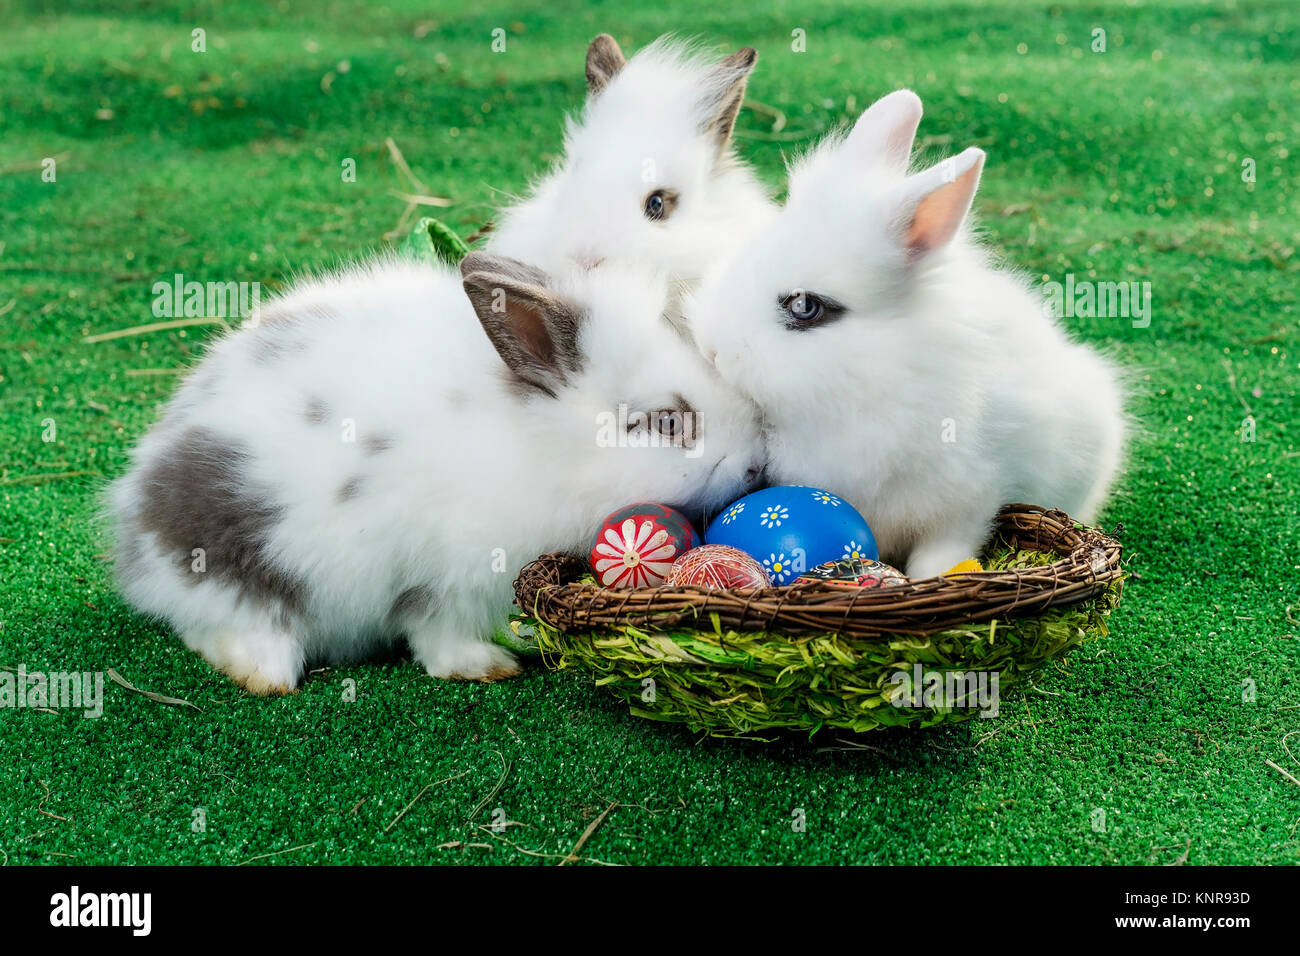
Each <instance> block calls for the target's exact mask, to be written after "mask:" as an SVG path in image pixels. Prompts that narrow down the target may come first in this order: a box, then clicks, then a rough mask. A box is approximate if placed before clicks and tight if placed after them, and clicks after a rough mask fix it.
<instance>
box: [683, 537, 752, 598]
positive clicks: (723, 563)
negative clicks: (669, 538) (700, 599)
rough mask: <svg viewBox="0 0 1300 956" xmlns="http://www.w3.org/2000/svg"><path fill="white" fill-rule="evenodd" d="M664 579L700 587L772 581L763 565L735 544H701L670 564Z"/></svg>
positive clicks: (745, 586)
mask: <svg viewBox="0 0 1300 956" xmlns="http://www.w3.org/2000/svg"><path fill="white" fill-rule="evenodd" d="M668 583H669V584H671V585H674V586H681V587H686V586H695V587H701V588H765V587H770V586H771V584H772V581H771V579H770V578H769V577H768V575H767V571H765V570H764V569H763V566H762V565H761V564H759V563H758V562H757V561H755V560H754V559H753V558H751V557H750V556H749V555H747V554H746V553H745V552H744V551H741V550H740V549H739V548H733V547H730V546H729V545H725V544H704V545H701V546H700V547H698V548H694V549H693V550H690V551H687V552H686V553H685V554H683V555H682V556H681V557H680V558H678V559H677V563H676V564H674V565H673V570H672V573H671V574H669V575H668Z"/></svg>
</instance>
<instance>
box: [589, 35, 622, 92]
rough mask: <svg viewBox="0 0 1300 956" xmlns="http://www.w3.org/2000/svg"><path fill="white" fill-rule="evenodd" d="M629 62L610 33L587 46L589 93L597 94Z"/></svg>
mask: <svg viewBox="0 0 1300 956" xmlns="http://www.w3.org/2000/svg"><path fill="white" fill-rule="evenodd" d="M626 64H627V60H626V59H625V58H624V57H623V51H622V50H621V49H619V46H618V41H616V40H615V39H614V38H613V37H612V36H610V35H609V34H608V33H602V34H601V35H600V36H598V37H596V39H594V40H592V41H591V46H589V47H587V93H588V94H589V95H591V96H595V95H596V94H597V93H599V92H600V91H601V90H603V89H604V88H605V87H606V86H608V85H609V81H610V80H612V79H613V78H614V76H615V75H616V74H617V73H618V71H619V70H621V69H623V67H624V66H625V65H626Z"/></svg>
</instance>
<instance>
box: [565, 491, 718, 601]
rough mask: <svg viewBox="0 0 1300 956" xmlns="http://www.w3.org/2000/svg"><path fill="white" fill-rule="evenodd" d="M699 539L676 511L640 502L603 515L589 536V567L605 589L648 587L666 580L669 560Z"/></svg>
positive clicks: (684, 518)
mask: <svg viewBox="0 0 1300 956" xmlns="http://www.w3.org/2000/svg"><path fill="white" fill-rule="evenodd" d="M697 544H699V538H698V537H696V535H695V529H694V528H693V527H691V523H690V521H688V520H687V518H686V516H685V515H683V514H681V513H680V512H677V511H674V510H673V509H672V508H665V507H664V506H663V505H657V504H654V503H652V502H647V501H642V502H639V503H637V504H634V505H628V506H627V507H626V508H620V509H619V510H618V511H615V512H614V513H613V514H612V515H610V516H609V517H607V518H606V519H605V520H604V521H603V522H602V523H601V526H600V530H599V531H597V532H596V535H595V537H593V538H592V539H591V555H590V558H591V568H592V570H593V571H595V572H596V580H597V581H599V582H600V584H602V585H603V586H604V587H607V588H648V587H656V586H658V585H660V584H663V583H664V582H665V581H666V580H667V579H668V574H669V572H670V571H671V570H672V567H673V562H674V561H676V560H677V559H678V558H679V557H681V556H682V555H683V554H685V553H686V552H687V551H690V550H691V549H692V548H694V547H695V546H696V545H697Z"/></svg>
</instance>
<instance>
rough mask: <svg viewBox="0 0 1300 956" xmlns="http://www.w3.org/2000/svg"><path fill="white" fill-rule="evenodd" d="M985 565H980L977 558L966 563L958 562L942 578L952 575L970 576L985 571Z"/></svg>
mask: <svg viewBox="0 0 1300 956" xmlns="http://www.w3.org/2000/svg"><path fill="white" fill-rule="evenodd" d="M983 570H984V565H982V564H980V563H979V561H977V560H976V559H975V558H967V559H966V560H965V561H958V562H957V563H956V564H954V565H953V566H952V567H950V568H949V569H948V570H947V571H945V572H943V574H942V575H941V576H942V577H945V578H946V577H947V576H948V575H950V574H970V573H971V572H972V571H983Z"/></svg>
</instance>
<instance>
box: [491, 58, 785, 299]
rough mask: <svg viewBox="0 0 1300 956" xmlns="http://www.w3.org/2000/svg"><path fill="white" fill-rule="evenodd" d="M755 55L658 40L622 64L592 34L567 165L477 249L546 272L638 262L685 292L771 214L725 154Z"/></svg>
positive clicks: (761, 193) (747, 175)
mask: <svg viewBox="0 0 1300 956" xmlns="http://www.w3.org/2000/svg"><path fill="white" fill-rule="evenodd" d="M757 57H758V54H757V53H756V52H755V51H754V50H753V49H750V48H748V47H746V48H744V49H742V50H739V51H737V52H736V53H733V54H732V55H731V56H729V57H727V58H726V59H724V60H722V61H720V62H718V61H714V60H711V59H708V58H706V57H704V56H702V55H701V54H699V53H697V52H693V51H692V50H691V48H690V47H689V46H688V45H687V44H684V43H682V42H679V41H676V40H672V39H669V38H666V37H663V38H660V39H659V40H657V41H656V42H655V43H653V44H651V45H650V46H648V47H646V48H645V49H643V50H641V51H640V52H639V53H637V54H636V55H635V56H634V57H632V59H631V60H630V61H625V60H624V59H623V53H622V51H621V50H620V49H619V47H618V44H617V43H616V42H615V41H614V38H613V37H610V36H608V35H606V34H602V35H600V36H598V37H596V39H595V40H594V41H592V44H591V47H590V49H589V50H588V51H587V86H588V90H589V94H588V98H587V104H586V107H585V109H584V110H583V112H582V115H581V116H580V117H579V118H577V119H576V120H575V119H572V118H571V119H569V120H568V122H567V129H566V135H565V146H564V156H563V158H562V159H561V160H560V161H559V163H558V164H557V165H556V167H555V168H554V169H553V170H552V171H551V172H550V173H549V174H548V175H547V176H546V177H545V178H543V179H542V180H541V181H540V182H538V183H537V184H536V185H535V187H534V188H533V190H532V192H531V194H530V196H529V197H528V198H527V199H526V200H524V201H522V202H521V203H520V204H519V205H516V206H514V207H513V208H510V209H507V210H505V211H504V213H503V216H502V218H501V220H500V221H499V222H498V223H497V225H496V228H495V229H494V231H493V232H492V234H491V235H490V237H489V239H488V242H487V245H486V247H485V248H487V249H488V250H489V251H491V252H495V253H499V254H502V255H508V256H513V257H515V258H517V259H522V260H524V261H525V262H531V263H535V264H536V265H538V266H539V267H540V268H543V269H545V270H547V271H548V272H552V273H558V272H560V271H561V270H563V269H565V268H572V267H574V266H575V265H577V266H579V267H583V268H593V267H595V266H598V265H599V264H600V263H601V262H603V261H605V260H606V259H622V260H627V261H634V262H638V263H644V264H646V265H648V266H651V267H654V268H661V269H664V270H666V271H667V273H668V275H669V277H670V278H671V279H673V280H677V281H679V282H681V283H682V284H683V285H684V286H686V287H689V285H690V284H691V283H692V282H693V281H695V280H697V279H698V277H699V276H700V275H701V274H702V273H703V271H704V270H705V268H706V267H708V266H710V265H712V264H713V263H714V262H715V261H716V260H717V259H719V258H720V257H723V256H725V255H726V254H727V253H728V252H730V251H731V250H733V249H734V248H736V247H737V246H738V245H740V244H741V243H742V242H743V241H744V239H745V237H746V236H748V235H749V234H751V233H752V232H753V231H754V230H755V229H757V228H759V227H760V226H761V225H763V224H765V223H767V222H770V221H771V219H772V218H773V217H774V216H775V214H776V211H777V207H776V206H775V205H774V204H773V202H772V200H771V199H770V198H769V196H768V194H767V192H766V190H765V189H764V188H763V187H762V186H761V185H760V184H759V183H758V181H757V180H756V179H755V177H754V175H753V173H751V171H750V170H749V168H748V167H747V166H745V165H743V164H742V163H741V162H740V161H739V160H738V159H737V158H736V157H735V155H734V153H733V152H732V149H731V133H732V129H733V127H734V125H735V122H736V115H737V114H738V113H739V111H740V105H741V101H742V100H743V99H744V95H745V84H746V81H747V78H748V76H749V73H750V71H751V70H752V69H753V67H754V63H755V61H756V60H757ZM669 311H670V318H676V315H675V313H673V310H672V309H671V308H670V310H669Z"/></svg>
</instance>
